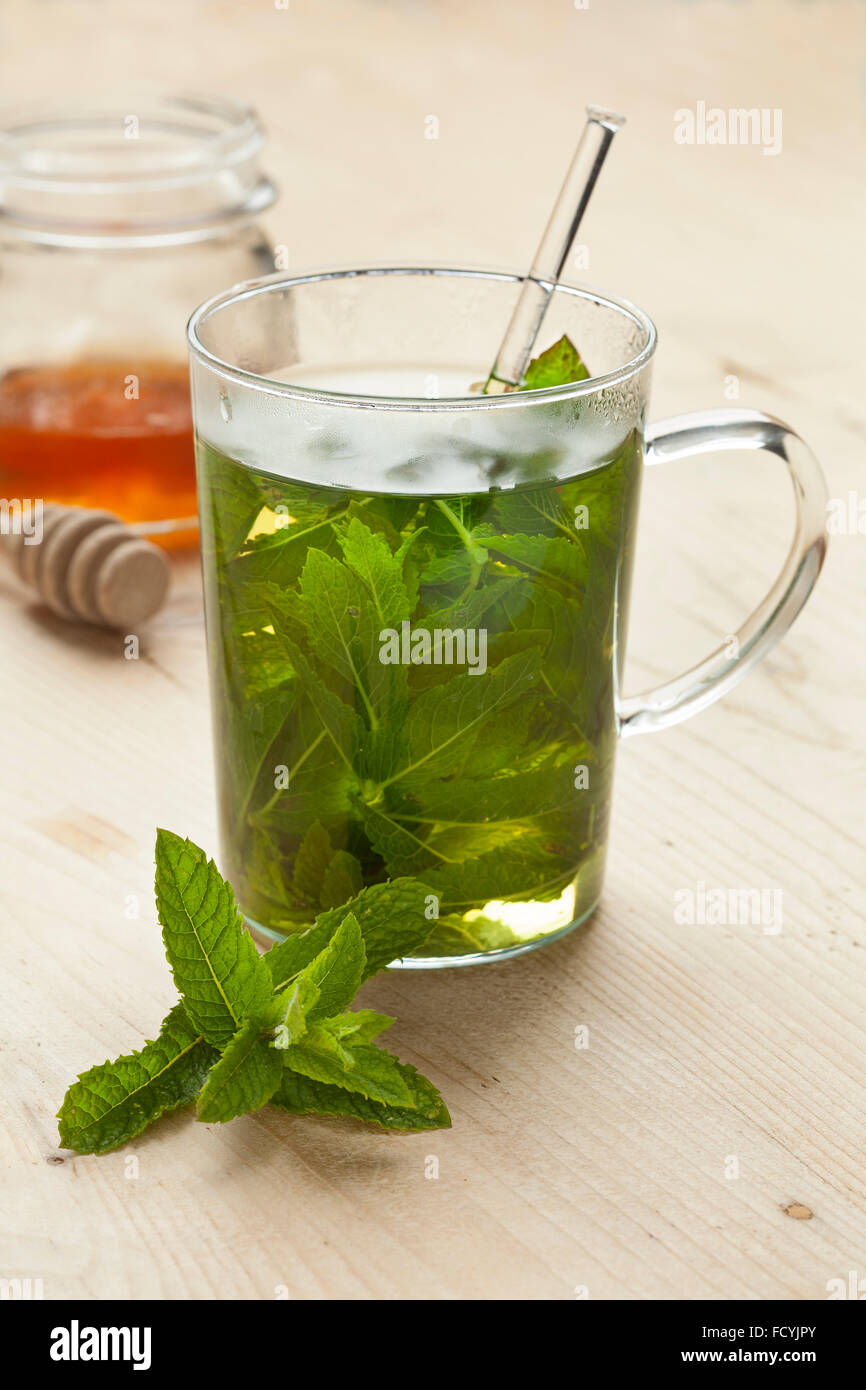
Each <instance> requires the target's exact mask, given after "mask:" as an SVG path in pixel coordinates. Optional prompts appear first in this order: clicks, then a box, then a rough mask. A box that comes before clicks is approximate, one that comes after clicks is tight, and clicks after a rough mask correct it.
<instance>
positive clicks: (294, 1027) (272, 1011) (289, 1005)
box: [263, 974, 319, 1051]
mask: <svg viewBox="0 0 866 1390" xmlns="http://www.w3.org/2000/svg"><path fill="white" fill-rule="evenodd" d="M318 998H319V987H318V985H317V984H316V983H315V981H314V980H312V979H310V978H309V975H304V974H301V975H299V976H298V978H297V979H296V980H295V981H294V982H293V983H292V984H290V985H287V986H286V988H285V989H284V990H281V991H280V993H279V994H275V995H274V997H273V999H272V1000H271V1002H270V1004H269V1005H268V1007H267V1009H266V1010H265V1014H264V1020H263V1022H264V1024H265V1026H266V1028H267V1030H268V1031H269V1032H270V1033H273V1037H274V1046H275V1047H276V1048H277V1049H278V1050H279V1051H283V1050H284V1049H285V1048H287V1047H291V1045H292V1043H296V1042H297V1041H298V1039H299V1038H301V1037H303V1035H304V1033H306V1031H307V1015H308V1014H309V1012H310V1010H311V1009H312V1007H313V1005H314V1004H315V1003H316V1001H317V1000H318Z"/></svg>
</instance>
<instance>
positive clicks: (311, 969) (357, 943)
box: [303, 912, 367, 1019]
mask: <svg viewBox="0 0 866 1390" xmlns="http://www.w3.org/2000/svg"><path fill="white" fill-rule="evenodd" d="M366 965H367V953H366V951H365V949H364V938H363V936H362V935H361V928H360V926H359V925H358V919H357V917H355V915H354V913H352V912H349V913H348V914H347V915H346V916H344V918H343V921H342V922H341V923H340V925H339V926H338V927H337V930H336V931H335V932H334V934H333V936H332V937H331V938H330V940H329V941H328V944H327V945H326V946H325V947H324V949H323V950H322V951H320V952H319V954H318V955H317V956H316V957H315V959H314V960H312V961H310V963H309V965H308V966H307V967H306V968H305V970H304V972H303V977H304V979H305V980H309V981H311V982H312V983H313V984H314V985H315V986H316V989H317V990H318V992H319V997H318V999H317V1001H316V1003H315V1004H314V1005H313V1007H312V1008H311V1009H310V1014H309V1017H310V1018H311V1019H313V1018H326V1017H327V1016H328V1015H329V1014H337V1013H340V1012H341V1011H342V1010H343V1009H345V1008H346V1007H347V1006H348V1005H349V1004H351V1002H352V1000H353V999H354V997H355V995H356V994H357V993H358V990H359V988H360V986H361V982H362V981H363V980H364V978H365V970H366Z"/></svg>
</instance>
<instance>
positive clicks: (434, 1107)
mask: <svg viewBox="0 0 866 1390" xmlns="http://www.w3.org/2000/svg"><path fill="white" fill-rule="evenodd" d="M398 1067H399V1071H400V1075H401V1077H402V1079H403V1081H404V1083H405V1084H406V1087H407V1089H408V1090H409V1092H410V1095H411V1097H412V1105H411V1106H409V1107H405V1108H403V1107H399V1106H390V1105H382V1104H380V1103H378V1102H377V1101H373V1100H367V1099H365V1097H363V1096H362V1095H359V1094H358V1093H357V1092H351V1091H346V1090H344V1089H343V1088H342V1087H341V1086H332V1085H329V1084H327V1083H326V1082H321V1081H313V1080H312V1079H310V1078H309V1077H306V1076H300V1075H299V1074H298V1073H297V1072H286V1073H285V1075H284V1076H283V1080H282V1084H281V1086H280V1089H279V1090H278V1091H277V1092H276V1094H275V1095H273V1096H272V1097H271V1104H272V1105H276V1106H278V1107H279V1108H280V1109H282V1110H287V1111H288V1112H289V1114H290V1115H333V1116H336V1117H338V1118H341V1119H350V1120H363V1121H365V1122H366V1123H368V1124H375V1125H379V1127H380V1128H381V1129H385V1130H409V1131H411V1130H428V1129H450V1127H451V1116H450V1115H449V1114H448V1110H447V1108H446V1106H445V1103H444V1101H443V1100H442V1097H441V1096H440V1094H439V1092H438V1091H437V1090H436V1088H435V1086H433V1084H432V1082H430V1081H428V1080H427V1078H426V1077H424V1076H421V1074H420V1073H419V1072H417V1071H416V1070H415V1068H414V1067H412V1066H410V1065H409V1064H408V1063H407V1062H401V1063H398Z"/></svg>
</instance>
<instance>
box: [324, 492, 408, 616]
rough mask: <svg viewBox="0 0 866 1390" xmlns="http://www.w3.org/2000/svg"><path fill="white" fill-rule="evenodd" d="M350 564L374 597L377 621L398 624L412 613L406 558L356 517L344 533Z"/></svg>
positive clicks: (345, 550) (343, 548) (342, 536)
mask: <svg viewBox="0 0 866 1390" xmlns="http://www.w3.org/2000/svg"><path fill="white" fill-rule="evenodd" d="M340 545H341V547H342V550H343V555H344V556H345V558H346V563H347V564H348V565H349V567H350V569H352V570H353V571H354V573H355V574H356V575H357V576H358V578H359V579H360V580H361V581H362V582H363V584H364V587H365V589H366V590H367V592H368V593H369V595H370V597H371V599H372V607H373V612H374V624H373V626H374V627H375V628H376V631H377V632H378V630H379V629H381V628H383V627H397V626H399V624H400V623H401V622H402V621H403V619H404V618H408V617H409V614H410V605H409V595H408V593H407V592H406V585H405V584H404V582H403V563H402V558H398V556H396V555H393V554H392V553H391V547H390V546H389V545H388V542H387V541H386V540H385V539H384V537H383V536H381V535H377V534H375V533H374V532H373V531H371V530H370V528H369V526H366V525H365V524H364V522H363V521H360V520H358V518H357V517H354V518H353V519H352V520H351V521H350V522H349V525H348V526H347V528H346V531H345V534H344V535H341V536H340Z"/></svg>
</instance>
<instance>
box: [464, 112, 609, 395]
mask: <svg viewBox="0 0 866 1390" xmlns="http://www.w3.org/2000/svg"><path fill="white" fill-rule="evenodd" d="M586 115H587V121H586V125H585V127H584V130H583V134H582V135H581V137H580V143H579V144H578V147H577V149H576V150H575V152H574V158H573V159H572V161H571V167H570V168H569V171H568V173H567V174H566V176H565V182H564V183H563V185H562V188H561V190H560V193H559V197H558V198H557V200H556V204H555V206H554V209H553V212H552V213H551V214H550V220H549V222H548V224H547V227H546V228H545V232H544V236H543V237H542V238H541V244H540V246H539V248H538V250H537V252H536V253H535V260H534V261H533V262H532V268H531V270H530V272H529V274H528V276H527V277H526V279H525V281H524V282H523V288H522V290H521V291H520V296H519V298H518V300H517V303H516V304H515V306H514V312H513V313H512V315H511V321H510V323H509V325H508V328H507V329H506V331H505V337H504V338H503V339H502V343H501V346H500V348H499V352H498V353H497V356H496V361H495V362H494V364H493V367H492V369H491V372H490V375H489V377H488V378H487V381H486V383H485V385H484V388H483V394H484V395H487V396H496V395H500V394H501V393H502V392H504V391H514V390H516V388H517V387H518V386H519V385H520V383H521V381H522V380H523V376H524V373H525V371H526V368H527V365H528V363H529V359H530V357H531V356H532V349H533V347H534V345H535V339H536V337H537V336H538V331H539V329H540V328H541V324H542V321H543V319H544V316H545V314H546V313H547V308H548V305H549V303H550V296H551V294H552V293H553V287H554V285H555V283H556V281H557V280H558V279H559V277H560V275H561V273H562V269H563V266H564V265H565V262H566V260H567V259H568V254H569V252H570V250H571V247H572V243H573V241H574V238H575V237H576V235H577V229H578V227H579V226H580V224H581V221H582V219H583V214H584V212H585V211H586V205H587V203H588V202H589V200H590V198H591V196H592V190H593V189H594V188H595V183H596V179H597V178H598V176H599V174H600V172H601V166H602V164H603V163H604V161H605V157H606V155H607V152H608V150H609V149H610V145H611V141H612V140H613V137H614V136H615V135H616V132H617V131H618V130H619V129H620V127H621V126H623V125H625V116H618V115H617V113H616V112H615V111H608V110H607V109H606V108H605V107H602V106H587V108H586ZM476 389H477V388H476Z"/></svg>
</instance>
